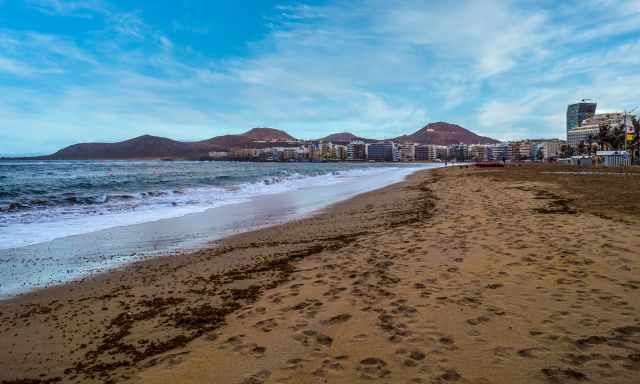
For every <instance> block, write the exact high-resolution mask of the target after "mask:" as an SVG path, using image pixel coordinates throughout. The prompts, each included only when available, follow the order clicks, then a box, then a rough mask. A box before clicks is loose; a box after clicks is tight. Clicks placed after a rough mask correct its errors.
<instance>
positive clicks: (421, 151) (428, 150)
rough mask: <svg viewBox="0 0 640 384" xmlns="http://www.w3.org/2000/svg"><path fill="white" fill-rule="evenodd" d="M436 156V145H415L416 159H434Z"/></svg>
mask: <svg viewBox="0 0 640 384" xmlns="http://www.w3.org/2000/svg"><path fill="white" fill-rule="evenodd" d="M436 158H437V156H436V146H435V145H428V144H420V145H416V146H415V148H414V159H415V160H416V161H434V160H435V159H436Z"/></svg>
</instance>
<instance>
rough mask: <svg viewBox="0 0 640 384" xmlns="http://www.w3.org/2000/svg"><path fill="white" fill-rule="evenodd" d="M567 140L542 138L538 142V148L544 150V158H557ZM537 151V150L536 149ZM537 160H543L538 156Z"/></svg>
mask: <svg viewBox="0 0 640 384" xmlns="http://www.w3.org/2000/svg"><path fill="white" fill-rule="evenodd" d="M566 143H567V142H566V141H564V140H559V139H550V140H540V141H538V142H537V144H538V148H539V149H540V150H541V151H542V154H543V156H544V160H549V159H555V158H557V157H559V156H560V154H561V153H562V146H563V145H565V144H566ZM536 153H537V151H536ZM536 160H542V159H538V158H536Z"/></svg>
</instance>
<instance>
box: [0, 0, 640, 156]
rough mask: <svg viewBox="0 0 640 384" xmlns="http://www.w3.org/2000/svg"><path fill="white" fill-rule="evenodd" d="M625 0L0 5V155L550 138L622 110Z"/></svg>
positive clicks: (634, 3)
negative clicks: (440, 127) (285, 142)
mask: <svg viewBox="0 0 640 384" xmlns="http://www.w3.org/2000/svg"><path fill="white" fill-rule="evenodd" d="M638 68H640V0H629V1H624V0H576V1H555V0H554V1H544V0H543V1H535V2H530V3H529V2H511V1H491V0H483V1H462V0H461V1H455V2H450V1H417V0H416V1H412V0H407V1H389V0H380V1H376V0H372V1H358V0H350V1H310V2H304V3H302V2H293V1H279V0H274V1H267V0H261V1H258V0H254V1H241V0H235V1H222V0H221V1H209V0H199V1H197V0H191V1H187V0H154V1H146V0H119V1H108V0H0V153H1V154H36V153H47V152H51V151H53V150H56V149H58V148H60V147H63V146H65V145H68V144H71V143H75V142H80V141H82V142H85V141H117V140H122V139H127V138H131V137H134V136H137V135H141V134H147V133H148V134H154V135H160V136H168V137H172V138H175V139H181V140H199V139H206V138H209V137H212V136H216V135H220V134H226V133H238V132H242V131H246V130H248V129H249V128H251V127H255V126H270V127H277V128H281V129H284V130H286V131H288V132H289V133H291V134H293V135H294V136H296V137H300V138H317V137H321V136H324V135H326V134H329V133H333V132H341V131H351V132H354V133H356V134H359V135H363V136H369V137H374V138H383V137H390V136H396V135H399V134H402V133H408V132H412V131H415V130H416V129H418V128H420V127H422V126H423V125H424V124H425V123H427V122H430V121H449V122H453V123H457V124H460V125H463V126H465V127H467V128H469V129H471V130H473V131H475V132H477V133H479V134H483V135H487V136H492V137H495V138H498V139H502V140H508V139H518V138H527V137H529V138H533V137H562V138H563V137H564V132H565V128H564V126H565V118H564V113H565V108H566V104H568V103H570V102H573V101H576V100H578V99H581V98H592V99H595V100H596V101H597V102H598V103H599V105H598V109H599V110H600V111H615V110H623V109H631V108H634V107H636V106H637V105H639V104H640V71H639V70H638Z"/></svg>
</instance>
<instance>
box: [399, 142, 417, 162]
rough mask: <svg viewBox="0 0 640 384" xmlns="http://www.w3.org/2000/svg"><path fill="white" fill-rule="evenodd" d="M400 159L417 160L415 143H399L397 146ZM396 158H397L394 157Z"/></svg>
mask: <svg viewBox="0 0 640 384" xmlns="http://www.w3.org/2000/svg"><path fill="white" fill-rule="evenodd" d="M396 149H397V153H398V155H397V160H398V161H414V160H416V145H415V144H399V145H397V146H396ZM394 160H395V159H394Z"/></svg>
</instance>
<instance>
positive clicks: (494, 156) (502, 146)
mask: <svg viewBox="0 0 640 384" xmlns="http://www.w3.org/2000/svg"><path fill="white" fill-rule="evenodd" d="M511 157H512V153H511V145H509V143H497V144H494V145H493V146H492V147H491V160H493V161H509V160H511Z"/></svg>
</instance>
